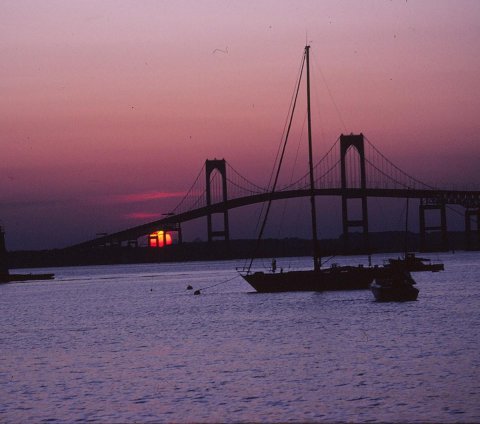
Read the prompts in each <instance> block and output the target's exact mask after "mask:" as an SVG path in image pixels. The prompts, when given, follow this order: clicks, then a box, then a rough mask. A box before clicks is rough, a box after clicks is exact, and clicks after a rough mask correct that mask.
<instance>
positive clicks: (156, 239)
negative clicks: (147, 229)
mask: <svg viewBox="0 0 480 424" xmlns="http://www.w3.org/2000/svg"><path fill="white" fill-rule="evenodd" d="M170 244H172V236H171V235H170V233H165V234H164V232H163V231H161V230H160V231H155V232H154V233H152V234H150V235H149V236H148V246H149V247H163V246H165V245H167V246H168V245H170Z"/></svg>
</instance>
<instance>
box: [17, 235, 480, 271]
mask: <svg viewBox="0 0 480 424" xmlns="http://www.w3.org/2000/svg"><path fill="white" fill-rule="evenodd" d="M256 243H257V242H256V240H230V241H229V242H225V241H214V242H212V243H208V242H188V243H183V244H176V245H171V246H167V247H164V248H149V247H118V246H117V247H102V248H95V249H89V250H84V251H78V250H73V249H51V250H31V251H12V252H8V254H7V255H8V264H9V267H10V268H42V267H62V266H82V265H108V264H129V263H132V264H135V263H155V262H188V261H208V260H224V259H245V258H250V257H251V256H252V255H253V253H254V250H255V246H256ZM320 245H321V249H322V252H321V253H322V255H323V256H331V255H358V254H367V253H369V252H370V253H372V254H373V253H394V252H402V251H403V250H404V245H405V234H404V233H403V232H401V231H394V232H382V233H371V234H370V236H369V250H368V251H367V250H366V249H365V246H364V243H363V238H362V236H361V235H360V234H355V235H353V236H351V239H350V243H349V249H348V250H345V245H344V243H343V239H342V238H341V237H340V238H338V239H324V240H321V243H320ZM419 245H420V240H419V235H418V234H415V233H409V234H408V247H409V249H408V250H410V251H419ZM478 245H479V243H478V240H477V243H476V244H475V245H474V246H472V247H473V248H476V249H479V247H480V246H478ZM426 246H427V248H426V249H425V251H429V252H439V251H449V250H467V245H466V239H465V234H464V233H463V232H449V233H448V248H447V249H445V247H444V246H442V244H441V240H440V235H439V234H437V233H432V234H429V235H428V237H427V243H426ZM309 255H311V241H310V240H305V239H299V238H285V239H266V240H262V241H261V242H260V244H259V247H258V251H257V253H256V257H265V258H272V257H292V256H309Z"/></svg>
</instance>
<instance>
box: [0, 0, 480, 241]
mask: <svg viewBox="0 0 480 424" xmlns="http://www.w3.org/2000/svg"><path fill="white" fill-rule="evenodd" d="M306 37H308V42H309V43H310V44H311V46H312V69H313V77H314V84H315V86H316V88H315V91H314V107H316V108H317V112H316V115H315V116H314V126H315V134H314V135H315V156H316V157H321V156H322V155H323V154H324V153H325V152H326V150H327V149H328V148H329V147H330V146H331V145H332V144H333V143H334V142H335V140H336V139H337V137H338V136H339V134H340V133H341V132H363V133H364V134H366V135H367V136H368V138H369V140H371V141H372V142H373V143H374V144H375V146H376V147H377V148H378V149H379V150H380V151H382V152H383V153H384V154H385V155H386V156H387V157H388V158H390V159H391V160H392V161H393V162H395V163H396V164H398V166H400V167H401V168H402V169H404V170H405V171H407V172H408V173H410V174H412V175H414V176H416V177H418V178H419V179H420V180H423V181H425V182H428V183H432V184H438V185H442V184H457V185H459V186H466V185H471V184H476V183H478V182H479V177H480V171H479V169H480V167H479V163H480V160H479V159H480V146H479V143H478V134H479V133H480V131H479V130H480V121H479V119H478V111H479V110H480V55H479V54H478V49H479V40H480V2H479V1H477V0H457V1H451V0H450V1H445V0H430V1H429V0H408V1H405V0H391V1H388V0H385V1H380V0H371V1H370V0H363V1H356V0H355V1H354V0H351V1H341V0H332V1H328V0H323V1H302V0H292V1H281V0H270V1H258V0H256V1H243V0H242V1H177V0H175V1H173V0H172V1H141V0H138V1H123V0H110V1H102V0H94V1H93V0H92V1H89V0H82V1H80V0H78V1H73V0H72V1H63V0H58V1H50V0H42V1H37V0H31V1H23V0H13V1H8V0H2V1H1V2H0V49H1V57H2V60H1V63H0V92H1V96H0V146H1V156H2V161H1V164H0V182H1V185H0V222H1V223H2V225H3V226H4V227H5V229H6V231H7V244H8V248H9V249H10V250H18V249H30V248H35V249H38V248H53V247H63V246H67V245H69V244H73V243H76V242H80V241H83V240H86V239H90V238H93V237H94V236H95V234H96V233H97V232H113V231H117V230H121V229H124V228H126V227H130V226H133V225H138V224H141V223H144V222H148V221H149V220H150V218H149V217H151V216H155V215H159V214H161V213H162V212H168V211H169V210H171V209H172V208H173V207H174V206H175V204H176V203H177V202H178V201H179V200H180V198H181V197H180V196H181V194H182V193H183V192H185V191H186V190H187V189H188V188H189V186H190V184H191V183H192V182H193V180H194V179H195V177H196V175H197V174H198V172H199V170H200V168H201V167H202V165H203V163H204V161H205V159H207V158H214V157H217V158H223V157H224V158H226V159H227V160H228V161H229V162H230V163H231V164H232V165H233V166H234V167H235V168H236V169H237V170H239V171H240V172H242V173H243V174H244V175H246V176H248V178H249V179H251V180H253V181H255V182H257V183H259V184H265V183H266V182H267V180H268V176H269V174H270V170H271V166H272V162H273V157H274V155H275V152H276V148H277V145H278V142H279V140H280V137H281V133H282V129H283V123H284V121H285V116H286V113H287V108H288V103H289V99H290V96H291V93H292V90H293V85H294V81H295V77H296V74H297V70H298V66H299V61H300V58H301V54H302V49H303V47H304V45H305V41H306ZM215 49H220V50H226V51H228V53H222V52H219V51H216V52H214V50H215ZM320 70H321V73H320ZM322 74H323V76H324V78H325V80H326V82H327V86H326V85H325V83H324V81H323V78H322V77H321V75H322ZM329 92H330V93H331V95H332V97H333V99H334V101H335V104H333V103H332V100H331V97H330V94H329ZM335 105H336V107H335ZM337 109H338V111H339V114H340V116H339V114H338V113H337V111H336V110H337ZM335 208H336V207H335V206H332V210H331V211H330V214H332V212H335ZM250 213H252V214H253V212H252V211H250V210H245V211H244V212H242V211H236V212H235V213H234V216H235V217H237V218H238V221H237V223H236V224H235V222H232V224H233V226H234V230H233V234H234V236H235V237H242V236H247V235H248V236H251V231H250V229H247V228H246V225H247V224H248V221H249V218H248V219H247V218H246V217H249V216H250V215H249V214H250ZM242 219H243V221H245V223H242ZM329 219H330V218H329ZM329 219H327V220H326V221H328V222H329V224H328V225H330V224H331V225H334V224H332V223H330V221H329ZM332 219H333V218H332ZM332 222H333V221H332ZM190 227H191V232H190V234H188V231H187V232H186V234H185V236H186V238H187V240H188V239H189V238H194V237H198V236H200V237H205V234H204V233H205V225H204V223H203V221H202V222H201V223H193V224H192V225H190ZM378 229H381V226H379V227H378ZM324 233H325V234H328V231H327V230H325V231H324ZM294 234H299V235H302V236H307V234H303V233H301V232H300V233H294ZM294 234H288V235H294Z"/></svg>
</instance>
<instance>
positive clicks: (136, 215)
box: [124, 212, 162, 219]
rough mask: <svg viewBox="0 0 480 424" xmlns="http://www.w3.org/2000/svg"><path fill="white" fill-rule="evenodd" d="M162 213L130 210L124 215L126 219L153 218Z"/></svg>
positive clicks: (158, 216)
mask: <svg viewBox="0 0 480 424" xmlns="http://www.w3.org/2000/svg"><path fill="white" fill-rule="evenodd" d="M161 216H162V214H160V213H151V212H132V213H128V214H126V215H124V217H125V218H127V219H155V218H160V217H161Z"/></svg>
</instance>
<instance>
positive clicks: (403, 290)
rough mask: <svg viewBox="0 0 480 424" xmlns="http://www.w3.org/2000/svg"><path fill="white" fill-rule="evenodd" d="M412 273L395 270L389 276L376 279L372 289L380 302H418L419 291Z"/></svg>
mask: <svg viewBox="0 0 480 424" xmlns="http://www.w3.org/2000/svg"><path fill="white" fill-rule="evenodd" d="M414 284H415V280H414V279H413V278H412V276H411V274H410V272H408V271H405V270H394V271H392V272H391V273H390V274H389V275H385V276H383V277H377V278H375V281H374V282H373V283H372V284H371V286H370V288H371V290H372V293H373V295H374V296H375V300H377V301H378V302H406V301H413V300H417V297H418V292H419V290H418V289H417V288H416V287H414Z"/></svg>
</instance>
